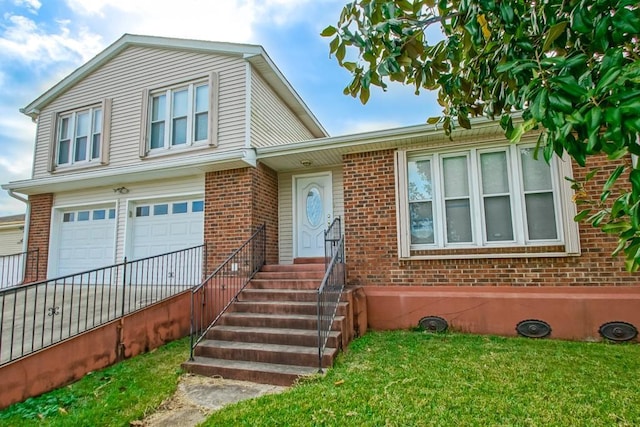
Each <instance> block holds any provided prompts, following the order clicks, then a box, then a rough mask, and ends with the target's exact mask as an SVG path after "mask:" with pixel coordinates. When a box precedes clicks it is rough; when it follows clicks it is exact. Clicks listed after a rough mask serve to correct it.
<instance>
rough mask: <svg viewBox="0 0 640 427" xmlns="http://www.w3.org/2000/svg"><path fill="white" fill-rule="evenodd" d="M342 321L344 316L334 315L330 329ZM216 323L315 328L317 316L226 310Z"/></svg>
mask: <svg viewBox="0 0 640 427" xmlns="http://www.w3.org/2000/svg"><path fill="white" fill-rule="evenodd" d="M343 322H345V318H344V316H336V318H335V320H334V322H333V328H332V330H334V331H335V330H340V326H341V325H342V324H343ZM218 325H227V326H251V327H258V328H286V329H311V330H317V329H318V316H317V315H316V314H314V315H306V314H296V315H292V314H289V315H287V314H261V313H243V312H227V313H225V314H224V315H222V316H221V317H220V320H219V321H218Z"/></svg>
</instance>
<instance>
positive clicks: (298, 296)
mask: <svg viewBox="0 0 640 427" xmlns="http://www.w3.org/2000/svg"><path fill="white" fill-rule="evenodd" d="M317 300H318V292H317V291H315V290H314V289H244V290H243V291H242V292H241V293H240V295H238V301H282V302H290V301H300V302H315V301H317Z"/></svg>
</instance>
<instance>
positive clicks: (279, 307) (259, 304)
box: [228, 301, 347, 316]
mask: <svg viewBox="0 0 640 427" xmlns="http://www.w3.org/2000/svg"><path fill="white" fill-rule="evenodd" d="M228 312H235V313H261V314H308V315H317V314H318V304H317V303H316V302H315V301H313V302H300V301H287V302H282V301H237V302H234V303H233V304H232V305H231V307H229V309H228ZM346 313H347V305H346V303H343V302H341V303H338V309H337V314H338V315H340V316H344V315H345V314H346Z"/></svg>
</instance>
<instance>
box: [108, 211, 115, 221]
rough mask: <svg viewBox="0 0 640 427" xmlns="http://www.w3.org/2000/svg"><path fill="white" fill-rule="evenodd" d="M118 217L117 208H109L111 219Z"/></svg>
mask: <svg viewBox="0 0 640 427" xmlns="http://www.w3.org/2000/svg"><path fill="white" fill-rule="evenodd" d="M115 217H116V210H115V209H109V219H114V218H115Z"/></svg>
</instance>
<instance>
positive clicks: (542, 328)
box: [516, 319, 551, 338]
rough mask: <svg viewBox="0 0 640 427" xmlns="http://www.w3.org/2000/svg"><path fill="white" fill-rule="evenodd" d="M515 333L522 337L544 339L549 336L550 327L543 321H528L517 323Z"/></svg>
mask: <svg viewBox="0 0 640 427" xmlns="http://www.w3.org/2000/svg"><path fill="white" fill-rule="evenodd" d="M516 331H517V332H518V335H520V336H523V337H527V338H544V337H546V336H549V334H551V326H550V325H549V324H548V323H547V322H545V321H543V320H537V319H529V320H523V321H522V322H520V323H518V324H517V325H516Z"/></svg>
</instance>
